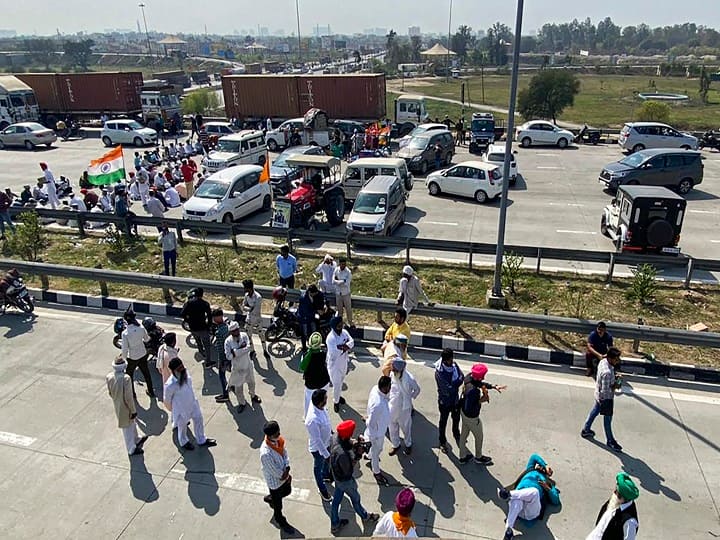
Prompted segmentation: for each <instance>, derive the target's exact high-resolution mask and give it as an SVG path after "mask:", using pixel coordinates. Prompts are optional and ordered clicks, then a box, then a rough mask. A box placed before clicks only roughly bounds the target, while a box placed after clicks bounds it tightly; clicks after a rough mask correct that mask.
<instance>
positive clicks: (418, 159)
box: [412, 156, 422, 161]
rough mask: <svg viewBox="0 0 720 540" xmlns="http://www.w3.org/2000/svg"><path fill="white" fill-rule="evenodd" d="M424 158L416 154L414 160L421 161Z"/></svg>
mask: <svg viewBox="0 0 720 540" xmlns="http://www.w3.org/2000/svg"><path fill="white" fill-rule="evenodd" d="M421 159H422V156H415V157H414V158H412V161H420V160H421Z"/></svg>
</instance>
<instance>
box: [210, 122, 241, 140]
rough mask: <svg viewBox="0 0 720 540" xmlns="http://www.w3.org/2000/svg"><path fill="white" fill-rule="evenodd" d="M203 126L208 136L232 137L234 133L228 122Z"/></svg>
mask: <svg viewBox="0 0 720 540" xmlns="http://www.w3.org/2000/svg"><path fill="white" fill-rule="evenodd" d="M203 126H204V127H205V132H206V133H207V134H208V136H213V135H216V136H218V137H223V136H225V135H232V134H233V133H235V131H236V130H234V129H233V126H232V124H231V123H230V122H205V123H204V124H203Z"/></svg>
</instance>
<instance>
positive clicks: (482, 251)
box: [10, 207, 720, 288]
mask: <svg viewBox="0 0 720 540" xmlns="http://www.w3.org/2000/svg"><path fill="white" fill-rule="evenodd" d="M29 211H32V212H36V213H37V214H38V215H39V216H40V217H41V218H49V219H55V220H59V221H71V222H74V223H75V224H76V225H75V227H76V228H77V229H78V232H79V233H80V235H81V236H82V235H85V233H86V229H87V228H88V223H89V222H92V223H113V224H114V225H115V226H117V227H118V228H121V229H124V228H125V227H128V226H129V227H133V226H135V225H144V226H152V227H158V226H159V225H161V224H162V223H167V224H168V226H169V227H171V228H173V229H174V230H175V231H176V232H177V235H178V240H179V241H180V242H181V243H182V242H183V241H184V237H183V231H199V232H201V233H205V234H207V233H211V234H225V235H227V236H228V237H229V238H230V240H231V242H232V246H233V248H234V249H235V250H236V251H237V250H239V243H238V239H237V237H238V236H239V235H249V236H260V237H266V238H270V239H274V238H283V239H284V240H285V241H286V242H287V244H288V245H289V246H290V249H293V248H294V242H295V241H307V242H310V241H316V240H319V241H325V242H333V243H337V244H343V245H344V246H345V252H346V255H347V258H348V259H352V257H353V254H357V249H356V247H358V246H366V247H374V248H386V247H391V248H396V249H397V250H404V251H405V262H406V263H407V264H411V252H412V250H427V251H432V252H435V253H451V252H452V253H467V255H468V258H467V264H468V267H469V268H470V269H472V268H473V257H474V256H475V255H494V254H495V244H487V243H481V242H461V241H455V240H435V239H432V238H409V237H393V236H382V237H369V236H361V235H356V234H354V233H352V232H349V233H347V234H342V233H339V232H332V231H319V230H308V229H278V228H273V227H266V226H262V225H245V224H237V223H232V224H226V223H208V222H205V221H196V220H183V219H177V218H155V217H150V216H134V217H130V218H128V219H125V218H121V217H118V216H116V215H115V214H110V213H92V212H72V211H69V210H51V209H49V208H22V207H11V208H10V213H11V214H12V215H18V214H20V213H22V212H29ZM268 245H273V243H272V240H270V241H269V242H268ZM511 252H512V253H516V254H518V255H521V256H522V257H524V258H530V259H535V261H536V263H535V272H536V273H540V271H541V265H542V261H543V260H558V261H577V262H586V263H600V264H604V265H606V266H607V280H608V282H611V281H612V279H613V274H614V272H615V266H616V265H618V264H623V265H627V266H637V265H641V264H644V263H647V264H652V265H654V266H655V267H657V268H683V269H684V271H685V279H684V285H685V288H689V287H690V282H691V280H692V278H693V274H694V273H696V272H700V271H707V272H718V271H720V260H714V259H696V258H693V257H690V256H687V255H681V256H677V257H674V256H670V255H668V256H660V255H638V254H633V253H617V252H608V251H590V250H583V249H567V248H553V247H535V246H514V245H506V246H505V253H511ZM373 256H380V257H383V255H382V254H379V253H378V254H373ZM385 256H387V255H385Z"/></svg>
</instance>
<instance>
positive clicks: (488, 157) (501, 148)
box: [482, 144, 518, 186]
mask: <svg viewBox="0 0 720 540" xmlns="http://www.w3.org/2000/svg"><path fill="white" fill-rule="evenodd" d="M482 160H483V161H484V162H485V163H491V164H492V165H495V166H497V167H499V168H500V172H501V173H502V171H503V167H504V166H505V145H504V144H491V145H490V146H488V149H487V152H485V153H484V154H483V157H482ZM517 175H518V171H517V161H515V152H513V153H512V154H510V185H511V186H514V185H515V182H517Z"/></svg>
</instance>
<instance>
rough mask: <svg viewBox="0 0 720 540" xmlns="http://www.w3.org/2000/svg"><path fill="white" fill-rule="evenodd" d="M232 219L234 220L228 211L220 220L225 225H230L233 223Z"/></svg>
mask: <svg viewBox="0 0 720 540" xmlns="http://www.w3.org/2000/svg"><path fill="white" fill-rule="evenodd" d="M233 221H235V220H234V219H233V215H232V214H231V213H230V212H228V213H227V214H225V215H224V216H223V218H222V222H223V223H224V224H225V225H232V224H233Z"/></svg>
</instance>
